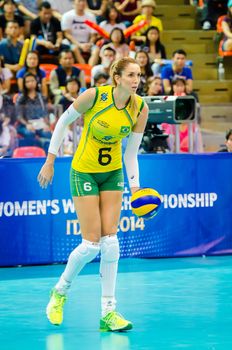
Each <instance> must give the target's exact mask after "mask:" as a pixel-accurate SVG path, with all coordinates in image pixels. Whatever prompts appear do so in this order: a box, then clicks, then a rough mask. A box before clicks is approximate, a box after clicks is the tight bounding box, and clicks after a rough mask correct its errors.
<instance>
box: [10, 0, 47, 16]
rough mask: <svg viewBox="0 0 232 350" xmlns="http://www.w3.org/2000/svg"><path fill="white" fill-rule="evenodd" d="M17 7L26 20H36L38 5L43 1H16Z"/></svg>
mask: <svg viewBox="0 0 232 350" xmlns="http://www.w3.org/2000/svg"><path fill="white" fill-rule="evenodd" d="M14 2H15V3H16V5H17V9H18V12H19V13H20V14H22V15H23V16H24V17H25V18H29V19H35V18H36V17H37V14H38V5H39V3H40V2H41V0H37V1H35V0H14Z"/></svg>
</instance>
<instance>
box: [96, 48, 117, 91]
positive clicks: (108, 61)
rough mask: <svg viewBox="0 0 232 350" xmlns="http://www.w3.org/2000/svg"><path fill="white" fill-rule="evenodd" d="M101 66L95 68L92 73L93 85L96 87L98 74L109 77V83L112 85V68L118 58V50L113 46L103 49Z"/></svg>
mask: <svg viewBox="0 0 232 350" xmlns="http://www.w3.org/2000/svg"><path fill="white" fill-rule="evenodd" d="M100 57H101V64H98V65H97V66H94V67H93V68H92V71H91V85H92V86H93V85H94V79H95V77H96V75H97V74H99V73H104V74H107V75H108V76H109V78H108V80H107V83H108V84H110V83H111V80H110V68H111V66H112V63H113V62H114V61H115V58H116V50H115V49H113V48H112V47H111V46H107V45H106V46H105V47H103V49H102V51H101V55H100Z"/></svg>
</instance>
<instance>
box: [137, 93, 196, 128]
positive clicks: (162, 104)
mask: <svg viewBox="0 0 232 350" xmlns="http://www.w3.org/2000/svg"><path fill="white" fill-rule="evenodd" d="M143 99H144V101H145V102H146V103H147V105H148V107H149V115H148V120H149V122H151V123H156V124H161V123H168V124H180V123H188V122H193V121H195V120H196V117H197V109H196V105H197V104H196V99H195V97H194V96H144V97H143Z"/></svg>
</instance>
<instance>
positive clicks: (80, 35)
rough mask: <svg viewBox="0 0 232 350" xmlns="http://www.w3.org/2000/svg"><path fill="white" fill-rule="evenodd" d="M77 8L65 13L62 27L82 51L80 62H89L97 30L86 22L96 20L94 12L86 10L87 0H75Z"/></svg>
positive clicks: (72, 42) (70, 39)
mask: <svg viewBox="0 0 232 350" xmlns="http://www.w3.org/2000/svg"><path fill="white" fill-rule="evenodd" d="M74 7H75V9H73V10H71V11H69V12H67V13H65V14H64V15H63V16H62V19H61V27H62V30H63V31H64V33H65V37H66V38H67V39H68V40H69V42H71V44H73V45H75V46H77V47H78V48H79V50H80V52H81V57H80V58H79V63H85V62H88V61H89V59H90V58H91V54H92V49H93V47H94V44H95V41H96V39H97V33H96V32H95V30H93V29H92V28H90V27H89V26H88V25H87V24H85V20H89V21H91V22H96V18H95V16H94V15H93V14H91V13H89V12H87V11H86V0H75V2H74Z"/></svg>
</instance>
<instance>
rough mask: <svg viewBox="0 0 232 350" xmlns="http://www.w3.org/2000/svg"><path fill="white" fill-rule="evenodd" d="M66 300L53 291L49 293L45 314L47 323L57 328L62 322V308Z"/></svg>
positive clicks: (63, 296)
mask: <svg viewBox="0 0 232 350" xmlns="http://www.w3.org/2000/svg"><path fill="white" fill-rule="evenodd" d="M66 299H67V297H66V296H65V295H62V294H59V293H58V292H57V291H56V290H55V289H53V290H52V291H51V297H50V301H49V303H48V305H47V308H46V314H47V318H48V319H49V321H50V322H51V323H52V324H54V325H56V326H59V325H60V324H61V323H62V321H63V306H64V303H65V301H66Z"/></svg>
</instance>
